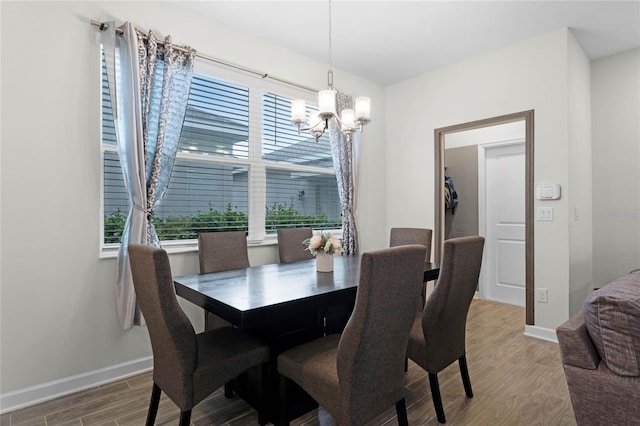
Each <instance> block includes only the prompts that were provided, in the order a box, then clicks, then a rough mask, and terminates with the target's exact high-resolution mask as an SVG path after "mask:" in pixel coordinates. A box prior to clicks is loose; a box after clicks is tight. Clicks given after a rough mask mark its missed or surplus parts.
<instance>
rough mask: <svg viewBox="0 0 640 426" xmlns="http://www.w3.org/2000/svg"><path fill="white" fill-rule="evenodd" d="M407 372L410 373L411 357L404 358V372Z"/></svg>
mask: <svg viewBox="0 0 640 426" xmlns="http://www.w3.org/2000/svg"><path fill="white" fill-rule="evenodd" d="M407 371H409V357H408V356H406V355H405V356H404V372H405V373H406V372H407Z"/></svg>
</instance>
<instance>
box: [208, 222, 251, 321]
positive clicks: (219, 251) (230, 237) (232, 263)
mask: <svg viewBox="0 0 640 426" xmlns="http://www.w3.org/2000/svg"><path fill="white" fill-rule="evenodd" d="M198 259H199V261H200V273H201V274H206V273H208V272H221V271H231V270H234V269H243V268H248V267H249V253H248V250H247V237H246V236H245V232H244V231H224V232H201V233H199V234H198ZM228 325H229V323H228V322H227V321H225V320H223V319H222V318H220V317H219V316H217V315H214V314H212V313H210V312H205V313H204V329H205V330H213V329H214V328H218V327H226V326H228Z"/></svg>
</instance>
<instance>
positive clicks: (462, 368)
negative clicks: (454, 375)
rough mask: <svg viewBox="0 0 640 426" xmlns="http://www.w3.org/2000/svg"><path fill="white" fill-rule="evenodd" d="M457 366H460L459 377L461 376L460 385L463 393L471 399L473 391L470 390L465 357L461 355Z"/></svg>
mask: <svg viewBox="0 0 640 426" xmlns="http://www.w3.org/2000/svg"><path fill="white" fill-rule="evenodd" d="M458 365H460V375H461V376H462V384H463V385H464V392H465V393H466V394H467V396H468V397H469V398H473V391H472V390H471V379H469V370H468V369H467V356H466V355H462V356H461V357H460V359H458Z"/></svg>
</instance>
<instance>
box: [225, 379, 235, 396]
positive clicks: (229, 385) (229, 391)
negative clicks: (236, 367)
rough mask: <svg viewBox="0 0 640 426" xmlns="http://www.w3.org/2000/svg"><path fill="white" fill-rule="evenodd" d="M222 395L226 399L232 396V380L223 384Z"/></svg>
mask: <svg viewBox="0 0 640 426" xmlns="http://www.w3.org/2000/svg"><path fill="white" fill-rule="evenodd" d="M224 397H225V398H227V399H231V398H233V381H231V382H227V383H225V384H224Z"/></svg>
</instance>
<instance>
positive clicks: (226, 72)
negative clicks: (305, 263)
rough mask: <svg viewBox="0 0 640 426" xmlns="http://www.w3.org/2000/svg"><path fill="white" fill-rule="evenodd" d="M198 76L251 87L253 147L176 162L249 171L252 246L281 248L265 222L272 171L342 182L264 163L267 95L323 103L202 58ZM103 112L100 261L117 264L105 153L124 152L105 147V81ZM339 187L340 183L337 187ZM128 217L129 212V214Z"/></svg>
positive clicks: (172, 246)
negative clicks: (108, 223) (107, 226)
mask: <svg viewBox="0 0 640 426" xmlns="http://www.w3.org/2000/svg"><path fill="white" fill-rule="evenodd" d="M99 65H100V67H99V69H100V73H99V75H100V76H101V73H102V49H101V54H100V56H99ZM194 73H197V74H201V75H203V76H205V77H210V78H213V79H216V80H221V81H224V82H228V83H231V84H237V85H241V86H245V87H247V88H248V89H249V144H248V147H249V149H248V157H247V158H236V157H225V156H220V157H218V156H211V157H207V156H203V155H201V154H191V153H186V152H182V151H180V150H179V151H178V153H177V155H176V159H181V160H186V161H194V162H203V163H208V164H224V165H233V166H242V167H247V169H248V171H249V172H248V195H247V197H248V200H247V202H248V206H247V215H248V218H249V223H248V229H247V244H248V245H249V246H268V245H274V244H277V235H276V234H275V233H273V234H267V232H266V226H265V220H266V211H265V206H266V199H267V188H266V173H267V169H269V170H284V171H302V172H309V173H317V174H324V175H331V176H334V177H335V176H336V172H335V169H334V168H333V167H331V168H323V167H317V166H300V165H296V164H292V163H286V162H278V161H270V160H264V159H262V145H263V140H262V126H261V125H258V123H261V120H262V96H263V94H264V93H267V92H269V93H274V94H277V95H279V96H283V97H287V98H289V99H304V100H305V101H306V102H307V103H308V104H310V105H316V106H317V100H316V99H315V93H312V92H310V91H307V90H304V89H301V88H295V87H293V86H290V85H286V84H284V83H279V82H275V81H270V80H265V79H263V78H261V77H258V76H255V75H252V74H249V73H246V72H242V71H239V70H236V69H231V68H229V67H226V66H224V65H219V64H215V63H213V62H211V61H207V60H206V59H202V58H196V60H195V62H194ZM100 82H101V83H100V85H98V88H99V90H100V92H99V96H100V103H99V104H100V108H101V109H100V112H99V123H100V126H99V129H100V131H99V142H100V212H99V215H100V218H99V219H100V257H101V258H112V257H117V254H118V251H119V248H120V243H105V242H104V238H105V235H104V221H105V216H104V211H105V204H104V196H105V187H104V185H105V175H104V174H105V167H104V161H105V153H107V152H109V153H116V154H117V152H118V149H117V146H116V145H110V144H104V143H103V141H102V128H103V116H102V100H103V98H102V76H101V77H100ZM336 187H337V182H336ZM125 213H127V212H125ZM322 232H331V233H341V232H342V227H340V228H331V229H322ZM161 243H162V246H163V248H164V249H166V250H167V252H169V253H185V252H193V251H197V250H198V240H197V239H188V240H187V239H184V240H162V241H161Z"/></svg>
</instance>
